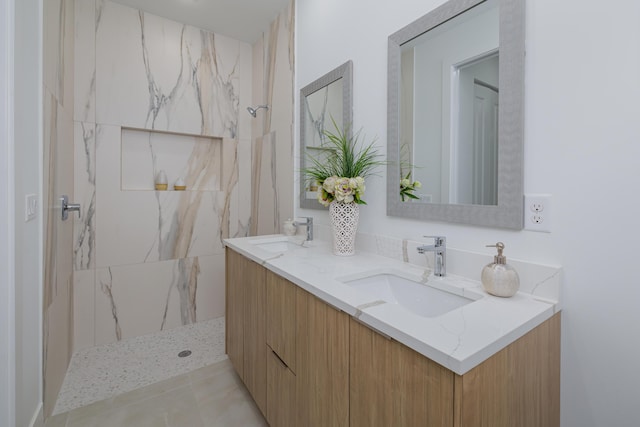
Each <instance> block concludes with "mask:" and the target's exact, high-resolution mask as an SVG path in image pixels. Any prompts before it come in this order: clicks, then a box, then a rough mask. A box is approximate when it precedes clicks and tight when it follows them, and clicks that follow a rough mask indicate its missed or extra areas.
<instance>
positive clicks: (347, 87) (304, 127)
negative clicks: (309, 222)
mask: <svg viewBox="0 0 640 427" xmlns="http://www.w3.org/2000/svg"><path fill="white" fill-rule="evenodd" d="M352 68H353V65H352V62H351V61H348V62H346V63H344V64H342V65H341V66H339V67H337V68H335V69H333V70H331V71H329V72H328V73H327V74H325V75H324V76H322V77H320V78H319V79H317V80H315V81H313V82H311V83H310V84H308V85H307V86H305V87H304V88H302V89H301V90H300V170H301V171H302V170H304V168H305V167H307V166H308V165H307V163H308V159H309V157H313V158H316V159H319V160H322V156H323V155H324V154H325V153H324V152H325V150H326V148H325V145H326V144H325V142H326V138H327V137H326V135H325V133H324V132H325V130H330V131H333V130H334V125H333V122H335V123H336V125H337V126H338V127H339V128H340V129H344V128H345V126H346V127H348V126H349V125H350V124H351V106H352V97H351V76H352ZM316 185H317V183H314V182H309V181H308V180H307V179H306V178H305V176H304V174H303V173H302V172H301V175H300V207H302V208H307V209H325V208H324V207H323V206H322V205H321V204H320V203H318V201H317V197H318V194H317V186H316Z"/></svg>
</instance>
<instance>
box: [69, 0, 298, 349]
mask: <svg viewBox="0 0 640 427" xmlns="http://www.w3.org/2000/svg"><path fill="white" fill-rule="evenodd" d="M75 15H76V19H75V37H76V44H75V48H76V50H75V56H76V61H75V74H76V78H75V112H74V120H75V129H74V132H75V137H74V140H75V191H76V200H78V201H79V203H82V206H83V212H82V217H81V219H80V221H76V224H75V229H74V259H73V261H74V267H75V277H74V290H75V293H74V310H75V329H74V340H75V343H74V348H75V349H76V350H77V349H82V348H86V347H91V346H94V345H99V344H106V343H110V342H114V341H118V340H121V339H124V338H129V337H135V336H139V335H144V334H148V333H152V332H156V331H160V330H165V329H169V328H173V327H176V326H180V325H186V324H190V323H195V322H199V321H204V320H208V319H211V318H215V317H220V316H222V315H224V247H223V245H222V239H224V238H226V237H239V236H246V235H248V234H249V233H250V232H253V233H254V234H255V233H256V232H257V228H255V227H254V224H258V223H259V224H261V225H262V224H264V225H263V226H261V228H260V231H261V232H263V233H273V232H276V231H277V230H278V227H279V225H278V224H279V223H280V222H281V219H280V218H281V217H282V215H287V214H288V215H289V216H290V215H291V214H290V211H291V210H292V207H293V202H292V200H290V199H291V198H292V193H293V192H292V188H289V185H291V186H292V183H291V184H290V183H289V182H290V181H291V177H292V176H293V169H292V168H293V161H292V154H291V153H292V151H293V150H292V127H293V111H292V110H293V58H292V56H291V55H293V46H292V39H291V36H292V29H293V25H292V17H293V11H292V7H290V8H288V9H287V10H286V11H284V12H283V13H282V14H281V15H280V16H279V17H278V18H277V19H276V21H274V24H273V25H272V27H271V30H270V31H269V32H268V33H265V37H264V38H263V40H265V39H268V40H269V42H268V43H266V44H265V46H268V47H265V49H266V50H265V52H264V53H263V55H262V56H261V57H260V58H259V61H260V63H261V64H256V63H255V60H256V47H255V46H253V47H252V46H251V45H249V44H247V43H244V42H240V41H238V40H234V39H231V38H228V37H225V36H222V35H219V34H215V33H211V32H208V31H204V30H200V29H197V28H194V27H191V26H188V25H184V24H181V23H178V22H174V21H171V20H168V19H164V18H160V17H157V16H154V15H151V14H148V13H145V12H140V11H138V10H135V9H132V8H129V7H125V6H122V5H120V4H116V3H113V2H111V1H108V0H75ZM258 44H259V45H260V50H261V51H262V49H263V44H262V41H261V42H259V43H258ZM283 52H284V53H283ZM283 55H284V56H283ZM263 61H265V62H270V64H269V65H268V66H262V62H263ZM256 69H258V70H260V79H262V78H263V76H262V75H263V73H262V70H263V69H269V70H271V71H270V72H269V73H268V74H267V77H268V78H265V81H264V84H261V85H260V88H261V90H260V94H261V95H260V96H262V94H263V93H264V94H265V103H266V102H268V103H270V104H272V108H271V109H270V110H269V111H270V112H271V113H272V114H273V117H271V116H270V118H269V121H266V122H265V123H264V127H261V128H259V129H256V128H255V122H254V121H253V120H256V119H252V118H251V116H250V115H249V114H248V113H247V112H246V107H247V106H249V105H252V104H254V103H255V99H254V98H255V90H256V86H255V79H256V76H255V73H256ZM280 73H281V75H280ZM262 87H264V88H265V90H264V91H263V90H262ZM269 88H270V89H269ZM267 100H268V101H267ZM261 112H262V111H261ZM259 117H260V116H259ZM263 119H264V117H263ZM256 131H258V133H257V134H256V133H255V132H256ZM253 135H257V137H256V138H254V137H253ZM258 140H259V141H264V144H263V145H265V146H266V147H267V148H266V150H263V152H264V151H266V152H267V154H265V155H264V156H262V157H260V158H259V159H257V158H255V157H254V156H255V153H256V146H257V143H256V141H258ZM185 141H186V142H185ZM276 141H277V143H276ZM276 159H277V163H276ZM256 164H259V165H260V170H258V171H256V166H255V165H256ZM276 168H277V170H276ZM159 169H163V170H165V172H167V175H168V178H169V189H172V187H173V185H172V184H173V182H174V180H175V179H176V178H177V177H178V175H180V176H181V177H182V178H184V179H185V181H186V185H187V191H154V190H153V176H154V175H155V174H156V173H157V172H158V171H159ZM256 175H257V176H267V177H269V178H270V179H267V180H264V184H263V186H262V187H257V188H252V182H253V181H255V179H252V176H256ZM261 190H262V191H264V192H265V194H266V195H267V196H271V197H270V198H269V197H267V198H262V197H260V198H257V197H255V194H256V192H259V191H261ZM283 195H284V196H283ZM282 212H284V214H283V213H282ZM261 218H262V219H261ZM285 219H286V218H285Z"/></svg>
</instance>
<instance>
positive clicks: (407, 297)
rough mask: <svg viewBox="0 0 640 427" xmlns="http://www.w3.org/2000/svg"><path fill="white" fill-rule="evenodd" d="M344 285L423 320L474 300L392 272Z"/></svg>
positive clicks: (347, 282) (348, 282)
mask: <svg viewBox="0 0 640 427" xmlns="http://www.w3.org/2000/svg"><path fill="white" fill-rule="evenodd" d="M343 283H345V284H346V285H348V286H350V287H352V288H354V289H357V290H358V291H361V292H363V293H366V294H367V295H370V296H371V297H372V298H376V299H379V300H382V301H385V302H387V303H390V304H398V305H399V306H401V307H403V308H405V309H407V310H409V311H411V312H412V313H414V314H417V315H419V316H422V317H437V316H440V315H442V314H445V313H448V312H449V311H452V310H455V309H457V308H460V307H462V306H465V305H467V304H470V303H472V302H474V301H475V299H472V298H467V297H463V296H461V295H456V294H453V293H450V292H447V291H444V290H441V289H437V288H434V287H433V286H429V285H428V284H424V283H420V282H418V281H415V280H410V279H407V278H405V277H402V276H400V275H398V274H395V273H390V272H386V273H379V274H373V275H371V276H367V277H363V278H359V279H353V280H344V281H343Z"/></svg>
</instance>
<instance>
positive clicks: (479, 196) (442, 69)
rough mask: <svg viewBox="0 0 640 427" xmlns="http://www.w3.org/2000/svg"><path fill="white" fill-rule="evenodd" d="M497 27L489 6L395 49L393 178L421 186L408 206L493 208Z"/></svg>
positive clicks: (493, 9) (491, 2) (496, 13)
mask: <svg viewBox="0 0 640 427" xmlns="http://www.w3.org/2000/svg"><path fill="white" fill-rule="evenodd" d="M499 27H500V16H499V8H498V4H497V1H494V0H488V1H485V2H483V3H481V4H479V5H477V6H475V7H473V8H471V9H469V10H467V11H465V12H464V13H462V14H459V15H457V16H456V17H454V18H453V19H450V20H448V21H446V22H444V23H442V24H441V25H438V26H436V27H435V28H432V29H431V30H429V31H427V32H425V33H423V34H421V35H419V36H418V37H415V38H413V39H411V40H410V41H408V42H406V43H403V44H402V45H401V46H400V86H399V92H400V93H399V110H400V111H399V123H398V126H399V129H398V130H399V135H398V136H399V145H400V146H399V150H400V152H399V156H400V165H401V170H400V173H401V176H402V177H405V176H406V175H407V174H408V173H409V172H411V173H412V179H414V180H418V181H420V182H421V183H422V188H421V189H420V190H419V192H417V194H416V195H417V196H418V197H419V200H414V201H412V202H413V203H416V202H417V203H435V204H469V205H497V204H498V116H499V105H498V100H499V92H500V84H499V74H498V70H499V63H500V53H499V49H498V46H499V33H500V31H499ZM413 165H415V166H413Z"/></svg>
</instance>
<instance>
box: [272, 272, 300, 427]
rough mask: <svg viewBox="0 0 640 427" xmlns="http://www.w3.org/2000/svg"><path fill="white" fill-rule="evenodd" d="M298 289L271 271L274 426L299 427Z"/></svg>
mask: <svg viewBox="0 0 640 427" xmlns="http://www.w3.org/2000/svg"><path fill="white" fill-rule="evenodd" d="M296 289H297V286H295V285H294V284H293V283H291V282H289V281H288V280H286V279H283V278H282V277H280V276H278V275H276V274H274V273H272V272H270V271H267V274H266V292H267V301H266V326H267V333H266V350H267V413H266V418H267V420H268V421H269V423H270V424H271V425H272V426H292V427H293V426H295V425H296V424H295V420H296V414H297V411H296V408H297V399H296V375H295V373H294V372H295V362H296V317H297V316H296Z"/></svg>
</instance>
